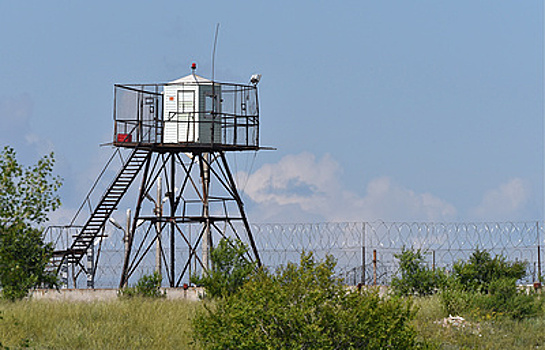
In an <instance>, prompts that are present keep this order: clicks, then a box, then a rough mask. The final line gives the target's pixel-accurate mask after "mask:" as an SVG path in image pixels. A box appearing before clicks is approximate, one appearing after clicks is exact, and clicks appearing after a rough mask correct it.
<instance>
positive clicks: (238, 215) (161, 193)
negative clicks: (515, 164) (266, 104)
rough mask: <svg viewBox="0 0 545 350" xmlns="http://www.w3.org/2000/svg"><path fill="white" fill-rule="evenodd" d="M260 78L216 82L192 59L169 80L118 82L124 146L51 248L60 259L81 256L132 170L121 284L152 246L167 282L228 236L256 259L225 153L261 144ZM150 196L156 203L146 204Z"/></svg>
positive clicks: (185, 273)
mask: <svg viewBox="0 0 545 350" xmlns="http://www.w3.org/2000/svg"><path fill="white" fill-rule="evenodd" d="M259 79H260V76H259V75H254V76H252V78H251V80H250V82H249V83H247V84H233V83H222V82H216V81H213V80H209V79H206V78H204V77H201V76H199V75H197V74H196V64H193V65H192V67H191V74H189V75H187V76H185V77H182V78H180V79H177V80H174V81H171V82H168V83H161V84H116V85H115V87H114V135H113V143H112V144H113V146H115V147H117V148H121V149H126V150H128V151H129V153H130V154H129V155H128V156H127V157H126V159H125V160H124V162H123V165H122V166H121V168H120V169H119V171H118V172H117V175H116V176H115V179H114V180H113V181H112V182H111V184H110V185H109V187H108V188H107V189H106V190H105V192H104V194H103V195H102V197H101V199H100V200H99V201H98V204H97V205H96V206H94V209H93V210H92V212H91V214H90V216H89V218H88V219H87V221H86V223H85V224H84V225H83V226H82V227H81V229H79V232H78V233H77V234H76V235H75V237H74V239H73V241H72V244H71V245H70V247H69V248H67V249H65V250H62V251H57V252H55V256H56V257H57V260H58V261H59V262H64V263H68V264H75V265H77V264H80V265H81V260H82V258H83V256H84V255H86V254H87V251H88V249H89V248H90V247H92V245H93V242H94V241H95V240H96V239H97V237H99V236H100V235H101V230H103V228H104V226H105V224H106V223H107V221H108V219H109V218H110V216H111V214H112V212H113V211H114V210H116V209H117V206H118V204H119V202H120V200H121V198H122V197H123V196H124V195H125V194H126V193H127V191H128V189H129V187H130V186H131V184H132V183H133V182H135V180H136V179H138V180H139V182H140V185H139V188H138V191H137V196H136V197H137V198H136V201H135V202H134V207H133V209H132V212H133V213H134V215H133V217H132V219H130V221H129V224H130V225H129V224H128V227H127V230H126V231H127V232H126V242H125V243H126V249H125V256H124V259H123V270H122V276H121V280H120V286H123V285H126V283H127V281H128V279H129V278H130V277H131V275H132V274H133V273H134V272H135V271H136V268H137V267H138V265H139V264H140V263H141V261H142V259H143V258H144V257H145V256H146V254H151V253H152V252H153V251H155V253H156V270H158V271H159V272H163V273H166V277H167V280H168V285H169V286H171V287H178V286H179V285H180V284H181V283H188V282H190V281H189V278H190V276H191V275H192V274H194V273H195V272H198V271H197V270H201V271H205V270H207V269H209V268H211V266H210V254H209V253H210V250H211V248H212V247H213V244H214V242H216V241H217V240H218V239H221V238H222V237H225V236H234V237H237V238H239V239H241V240H243V241H244V242H246V243H247V244H248V246H249V247H250V251H249V254H248V259H250V260H253V261H256V262H257V263H258V264H259V265H260V264H261V263H260V259H259V254H258V250H257V247H256V245H255V242H254V239H253V237H252V233H251V229H250V225H249V223H248V219H247V217H246V213H245V210H244V205H243V202H242V199H241V197H240V194H239V192H238V189H237V185H236V183H235V179H234V176H233V173H232V172H231V170H230V167H229V164H228V161H227V157H226V154H227V153H228V152H242V151H257V150H259V149H261V147H260V146H259V104H258V92H257V84H258V82H259ZM136 182H137V181H136ZM155 193H156V195H155ZM150 203H152V204H153V206H154V207H153V211H150V210H146V206H148V207H149V206H150V205H151V204H150ZM195 228H198V229H197V230H196V229H195ZM180 242H182V245H185V247H186V248H187V249H184V252H185V253H184V254H185V255H183V258H181V256H182V255H181V254H179V252H178V251H177V250H179V249H178V248H177V247H178V246H179V244H177V243H180ZM153 247H155V249H153ZM180 259H182V261H181V262H180Z"/></svg>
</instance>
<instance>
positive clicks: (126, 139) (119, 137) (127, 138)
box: [117, 134, 132, 142]
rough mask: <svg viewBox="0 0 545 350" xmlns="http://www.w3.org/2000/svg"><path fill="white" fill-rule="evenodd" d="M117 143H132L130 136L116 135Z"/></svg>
mask: <svg viewBox="0 0 545 350" xmlns="http://www.w3.org/2000/svg"><path fill="white" fill-rule="evenodd" d="M117 142H132V135H131V134H117Z"/></svg>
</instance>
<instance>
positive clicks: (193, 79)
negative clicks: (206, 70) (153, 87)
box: [168, 74, 212, 84]
mask: <svg viewBox="0 0 545 350" xmlns="http://www.w3.org/2000/svg"><path fill="white" fill-rule="evenodd" d="M168 83H169V84H183V83H197V84H200V83H212V80H210V79H206V78H203V77H201V76H200V75H197V74H189V75H187V76H185V77H182V78H179V79H176V80H173V81H170V82H168Z"/></svg>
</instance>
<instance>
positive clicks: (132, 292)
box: [120, 271, 166, 298]
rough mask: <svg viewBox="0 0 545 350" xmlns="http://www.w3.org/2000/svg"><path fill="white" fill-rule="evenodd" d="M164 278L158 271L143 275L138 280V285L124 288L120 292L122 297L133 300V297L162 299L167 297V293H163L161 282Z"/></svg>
mask: <svg viewBox="0 0 545 350" xmlns="http://www.w3.org/2000/svg"><path fill="white" fill-rule="evenodd" d="M162 280H163V277H162V276H161V274H160V273H159V272H157V271H155V272H154V273H153V274H151V275H143V276H142V277H140V279H138V281H137V282H136V285H134V286H133V287H127V288H123V289H122V290H121V291H120V296H122V297H127V298H132V297H144V298H162V297H165V296H166V293H162V292H161V281H162Z"/></svg>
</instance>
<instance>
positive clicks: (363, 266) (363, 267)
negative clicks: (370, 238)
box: [361, 222, 365, 285]
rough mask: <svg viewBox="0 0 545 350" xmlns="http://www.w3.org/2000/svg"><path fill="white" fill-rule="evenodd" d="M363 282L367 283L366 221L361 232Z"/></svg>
mask: <svg viewBox="0 0 545 350" xmlns="http://www.w3.org/2000/svg"><path fill="white" fill-rule="evenodd" d="M361 283H362V284H363V285H365V222H364V223H363V227H362V232H361Z"/></svg>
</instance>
